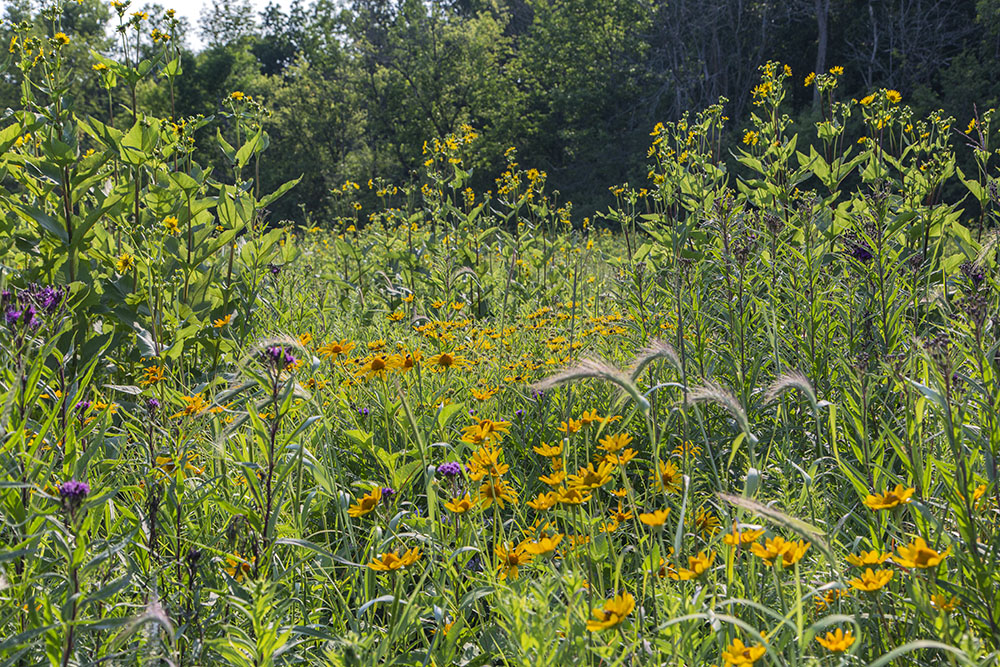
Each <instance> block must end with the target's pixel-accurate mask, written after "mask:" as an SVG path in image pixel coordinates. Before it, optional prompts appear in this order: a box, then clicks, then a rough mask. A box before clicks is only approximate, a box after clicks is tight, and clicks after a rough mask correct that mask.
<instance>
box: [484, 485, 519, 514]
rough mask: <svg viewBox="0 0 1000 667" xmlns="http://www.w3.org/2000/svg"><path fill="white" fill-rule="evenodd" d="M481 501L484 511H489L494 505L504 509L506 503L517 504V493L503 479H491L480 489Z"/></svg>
mask: <svg viewBox="0 0 1000 667" xmlns="http://www.w3.org/2000/svg"><path fill="white" fill-rule="evenodd" d="M479 499H480V501H481V502H482V505H483V509H488V508H489V507H490V506H491V505H492V504H493V503H496V504H497V507H499V508H500V509H503V508H504V503H505V502H508V503H514V502H517V493H516V492H515V491H514V489H513V488H512V487H510V486H508V485H507V483H506V482H504V481H503V480H502V479H495V478H491V479H489V480H487V481H486V482H484V483H483V485H482V486H480V487H479Z"/></svg>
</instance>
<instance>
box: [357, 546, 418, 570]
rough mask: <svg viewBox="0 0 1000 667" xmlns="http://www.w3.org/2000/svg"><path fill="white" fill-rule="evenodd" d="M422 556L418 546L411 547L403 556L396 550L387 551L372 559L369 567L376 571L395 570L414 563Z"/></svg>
mask: <svg viewBox="0 0 1000 667" xmlns="http://www.w3.org/2000/svg"><path fill="white" fill-rule="evenodd" d="M420 556H421V554H420V550H419V549H416V548H413V549H410V550H409V551H407V552H405V553H404V554H403V555H402V556H400V555H399V553H397V552H395V551H387V552H385V553H382V554H379V555H378V557H377V558H374V559H372V562H370V563H368V567H369V568H371V569H373V570H375V571H376V572H395V571H397V570H401V569H403V568H407V567H409V566H411V565H413V564H414V563H416V562H417V561H418V560H420Z"/></svg>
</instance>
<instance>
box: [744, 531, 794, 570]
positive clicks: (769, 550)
mask: <svg viewBox="0 0 1000 667" xmlns="http://www.w3.org/2000/svg"><path fill="white" fill-rule="evenodd" d="M790 544H791V543H789V542H786V541H785V538H783V537H775V538H773V539H771V538H769V539H766V540H764V544H761V543H760V542H755V543H754V544H753V546H751V547H750V551H751V552H752V553H753V555H754V556H757V557H758V558H760V559H761V560H763V561H764V562H765V563H767V564H768V565H771V564H772V563H773V562H774V559H775V558H778V557H779V556H781V555H783V554H784V553H785V551H786V550H787V549H788V547H789V545H790Z"/></svg>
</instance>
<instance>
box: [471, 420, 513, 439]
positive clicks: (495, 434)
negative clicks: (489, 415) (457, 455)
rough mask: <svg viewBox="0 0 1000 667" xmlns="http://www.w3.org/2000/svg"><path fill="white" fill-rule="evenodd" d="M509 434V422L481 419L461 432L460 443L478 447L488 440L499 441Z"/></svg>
mask: <svg viewBox="0 0 1000 667" xmlns="http://www.w3.org/2000/svg"><path fill="white" fill-rule="evenodd" d="M509 432H510V422H503V421H493V420H491V419H483V420H482V421H479V422H477V423H475V424H472V425H471V426H466V427H465V429H463V431H462V442H467V443H469V444H471V445H479V444H482V443H484V442H486V441H488V440H500V439H501V438H502V437H503V436H504V435H505V434H507V433H509Z"/></svg>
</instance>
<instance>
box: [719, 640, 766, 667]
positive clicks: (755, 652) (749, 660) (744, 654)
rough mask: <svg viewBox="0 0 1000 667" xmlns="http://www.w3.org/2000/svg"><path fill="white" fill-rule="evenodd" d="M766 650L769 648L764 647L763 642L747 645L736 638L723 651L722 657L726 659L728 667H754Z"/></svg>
mask: <svg viewBox="0 0 1000 667" xmlns="http://www.w3.org/2000/svg"><path fill="white" fill-rule="evenodd" d="M766 652H767V649H765V648H764V646H763V644H753V645H752V646H747V645H745V644H744V643H743V640H741V639H739V638H736V639H733V643H732V644H730V645H729V646H728V647H727V648H726V650H725V651H723V652H722V659H723V660H724V661H725V664H726V667H735V666H736V665H739V666H741V667H742V666H744V665H745V666H747V667H752V665H753V663H755V662H757V661H758V660H760V658H761V656H762V655H764V654H765V653H766Z"/></svg>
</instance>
